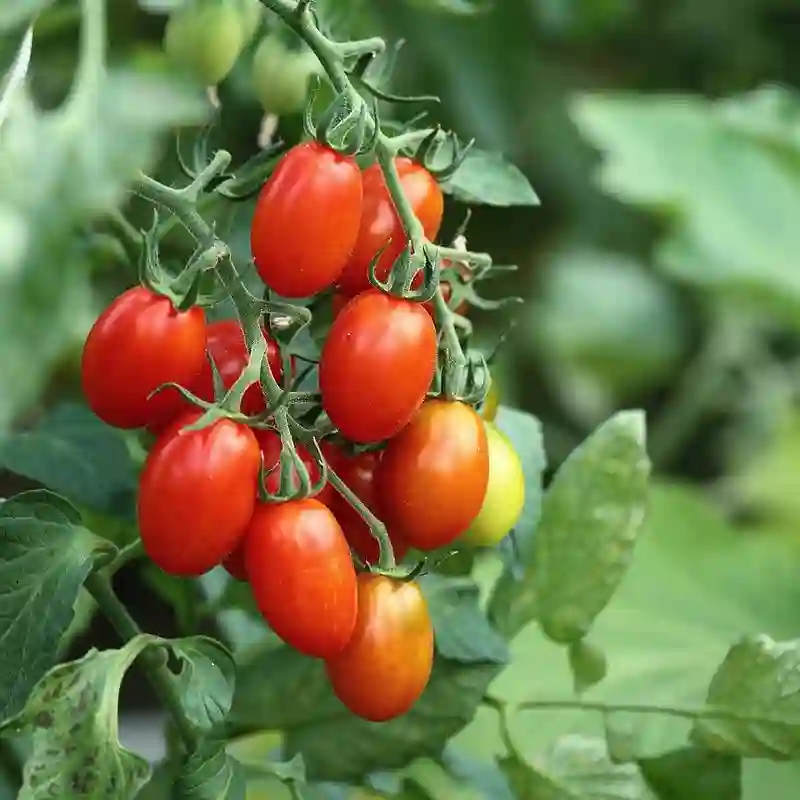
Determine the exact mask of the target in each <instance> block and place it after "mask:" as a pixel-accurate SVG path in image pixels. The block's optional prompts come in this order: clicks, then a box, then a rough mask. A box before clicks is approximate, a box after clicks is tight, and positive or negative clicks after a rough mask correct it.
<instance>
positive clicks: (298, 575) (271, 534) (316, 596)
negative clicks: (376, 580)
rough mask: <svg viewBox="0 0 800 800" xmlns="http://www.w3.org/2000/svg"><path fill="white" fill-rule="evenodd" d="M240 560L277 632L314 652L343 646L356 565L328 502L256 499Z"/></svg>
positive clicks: (350, 623) (352, 614)
mask: <svg viewBox="0 0 800 800" xmlns="http://www.w3.org/2000/svg"><path fill="white" fill-rule="evenodd" d="M244 559H245V564H246V567H247V576H248V580H249V581H250V586H251V588H252V590H253V597H254V598H255V601H256V604H257V605H258V608H259V610H260V611H261V613H262V615H263V616H264V619H265V620H266V621H267V624H268V625H269V626H270V628H272V630H273V631H274V632H275V633H276V634H277V635H278V636H280V637H281V639H283V640H284V641H285V642H286V643H287V644H288V645H291V646H292V647H294V648H295V649H296V650H299V651H300V652H301V653H305V654H306V655H308V656H313V657H315V658H330V657H331V656H334V655H336V654H337V653H339V652H341V651H342V650H343V649H344V647H345V645H346V644H347V642H348V641H349V640H350V637H351V636H352V635H353V629H354V627H355V624H356V613H357V609H358V590H357V584H356V572H355V568H354V567H353V562H352V560H351V558H350V548H349V547H348V546H347V541H346V540H345V538H344V534H343V533H342V529H341V528H340V527H339V523H338V522H337V521H336V517H334V516H333V514H332V513H331V511H330V510H329V509H328V508H327V506H324V505H323V504H322V503H320V502H319V501H318V500H314V499H313V498H309V499H306V500H289V501H287V502H284V503H267V504H264V505H260V506H259V507H258V508H257V509H256V512H255V514H254V515H253V519H252V520H251V522H250V525H249V526H248V528H247V533H246V534H245V542H244Z"/></svg>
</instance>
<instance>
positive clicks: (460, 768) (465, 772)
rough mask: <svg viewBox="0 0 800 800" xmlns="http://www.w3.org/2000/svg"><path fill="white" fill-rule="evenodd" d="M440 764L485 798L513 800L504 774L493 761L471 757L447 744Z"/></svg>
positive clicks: (489, 799)
mask: <svg viewBox="0 0 800 800" xmlns="http://www.w3.org/2000/svg"><path fill="white" fill-rule="evenodd" d="M442 764H443V765H444V767H445V768H446V769H447V772H448V773H449V774H450V775H452V776H453V777H454V778H457V779H458V780H459V781H461V782H462V783H465V784H467V785H468V786H470V787H472V788H474V789H475V790H476V791H477V792H478V794H479V796H480V797H482V798H485V800H515V798H514V795H513V794H512V793H511V787H510V786H509V785H508V780H507V779H506V776H505V775H504V774H503V771H502V770H501V769H500V768H499V767H498V766H497V764H495V763H490V762H488V761H480V760H478V759H477V758H471V757H469V756H466V755H464V754H463V753H462V752H461V751H459V750H458V749H457V748H455V747H452V746H449V747H448V748H447V749H446V750H445V751H444V756H443V758H442Z"/></svg>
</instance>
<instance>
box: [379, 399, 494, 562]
mask: <svg viewBox="0 0 800 800" xmlns="http://www.w3.org/2000/svg"><path fill="white" fill-rule="evenodd" d="M377 479H378V491H379V492H380V497H381V509H382V511H383V515H384V522H386V524H387V525H389V526H391V528H392V529H393V530H395V531H396V532H397V534H398V535H399V536H402V538H403V539H404V541H406V542H408V544H409V545H410V546H411V547H416V548H417V549H419V550H435V549H437V548H439V547H445V546H446V545H448V544H450V543H451V542H453V541H455V539H457V538H458V536H459V535H461V534H462V533H464V531H466V530H467V528H468V527H469V526H470V523H471V522H472V520H473V519H474V518H475V517H476V516H477V514H478V512H479V511H480V510H481V505H482V504H483V499H484V496H485V495H486V487H487V486H488V483H489V447H488V442H487V438H486V428H485V425H484V421H483V420H482V419H481V418H480V417H479V416H478V414H476V413H475V411H474V410H473V409H472V408H471V407H470V406H468V405H465V404H464V403H459V402H456V401H448V400H428V401H427V402H426V403H425V404H424V405H423V406H422V408H421V409H420V410H419V411H418V412H417V414H416V415H415V416H414V418H413V419H412V420H411V422H409V424H408V425H406V427H405V428H404V429H403V430H402V431H401V432H400V433H399V434H398V435H397V436H396V437H395V438H394V439H392V440H391V441H390V442H389V444H388V445H387V447H386V450H385V451H384V453H383V458H382V459H381V465H380V468H379V469H378V472H377Z"/></svg>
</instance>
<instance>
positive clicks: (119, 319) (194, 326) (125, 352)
mask: <svg viewBox="0 0 800 800" xmlns="http://www.w3.org/2000/svg"><path fill="white" fill-rule="evenodd" d="M206 336H207V329H206V316H205V312H204V311H203V309H201V308H198V307H196V306H195V307H193V308H190V309H189V310H188V311H177V310H176V309H175V307H174V306H173V305H172V301H171V300H169V298H167V297H164V296H162V295H158V294H155V293H154V292H151V291H150V290H149V289H147V288H145V287H143V286H137V287H134V288H133V289H128V290H127V291H126V292H123V294H121V295H120V296H119V297H117V298H116V300H114V301H113V302H112V303H111V305H109V306H108V307H107V308H106V310H105V311H104V312H103V313H102V314H101V315H100V317H99V318H98V319H97V321H96V322H95V323H94V325H93V326H92V329H91V330H90V331H89V335H88V337H87V339H86V344H85V345H84V347H83V355H82V359H81V381H82V384H83V391H84V395H85V396H86V400H87V402H88V404H89V407H90V408H91V409H92V411H93V412H94V413H95V414H96V415H97V416H98V417H99V418H100V419H102V420H103V422H106V423H107V424H109V425H113V426H114V427H116V428H142V427H144V426H145V425H147V424H148V423H149V422H151V421H154V420H158V419H164V418H166V419H169V418H171V417H172V416H173V415H174V414H176V413H177V412H178V410H179V409H180V404H181V397H180V395H179V394H178V393H177V392H175V391H173V392H170V391H169V390H168V389H165V390H164V391H161V392H159V393H158V394H156V395H154V396H153V397H151V398H150V399H149V400H148V396H149V395H150V394H151V392H153V391H155V390H156V389H157V388H158V387H159V386H161V385H162V384H164V383H178V384H180V385H182V386H189V385H190V384H191V383H192V382H193V381H194V380H195V378H196V377H197V375H198V374H199V373H200V371H201V369H202V367H203V362H204V361H205V349H206Z"/></svg>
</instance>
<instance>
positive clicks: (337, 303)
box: [332, 281, 467, 320]
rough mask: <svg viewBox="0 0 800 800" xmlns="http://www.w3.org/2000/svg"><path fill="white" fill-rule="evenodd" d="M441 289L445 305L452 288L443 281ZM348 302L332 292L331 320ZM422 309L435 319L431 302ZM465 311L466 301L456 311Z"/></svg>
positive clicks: (460, 312) (340, 293)
mask: <svg viewBox="0 0 800 800" xmlns="http://www.w3.org/2000/svg"><path fill="white" fill-rule="evenodd" d="M441 287H442V295H443V296H444V301H445V303H446V302H448V301H449V300H450V295H451V294H452V293H453V290H452V288H451V287H450V284H449V283H445V282H444V281H443V282H442V284H441ZM349 302H350V298H349V297H348V296H347V295H346V294H343V293H342V292H334V293H333V297H332V304H333V306H332V308H333V318H334V319H336V317H338V316H339V312H340V311H341V310H342V309H343V308H344V307H345V306H346V305H347V304H348V303H349ZM422 307H423V308H424V309H425V310H426V311H427V312H428V313H429V314H430V315H431V319H433V320H435V319H436V311H435V309H434V307H433V301H432V300H429V301H428V302H427V303H423V304H422ZM466 309H467V303H466V301H465V302H463V303H460V304H459V306H458V308H457V309H456V313H457V314H463V313H464V312H465V311H466Z"/></svg>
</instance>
